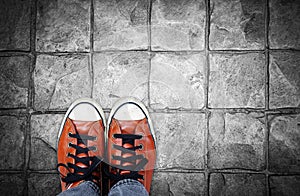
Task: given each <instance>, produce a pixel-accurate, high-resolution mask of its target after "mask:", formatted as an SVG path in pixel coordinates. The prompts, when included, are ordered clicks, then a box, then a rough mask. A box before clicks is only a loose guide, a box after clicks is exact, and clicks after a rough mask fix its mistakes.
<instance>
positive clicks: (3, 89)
mask: <svg viewBox="0 0 300 196" xmlns="http://www.w3.org/2000/svg"><path fill="white" fill-rule="evenodd" d="M30 66H31V60H30V58H29V57H28V56H11V57H0V108H19V107H26V106H27V100H28V89H29V79H30V72H29V69H30Z"/></svg>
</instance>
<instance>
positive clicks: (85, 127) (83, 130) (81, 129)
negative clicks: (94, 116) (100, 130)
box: [72, 120, 95, 135]
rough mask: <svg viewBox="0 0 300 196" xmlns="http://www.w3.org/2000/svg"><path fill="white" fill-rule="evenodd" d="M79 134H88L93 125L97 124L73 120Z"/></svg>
mask: <svg viewBox="0 0 300 196" xmlns="http://www.w3.org/2000/svg"><path fill="white" fill-rule="evenodd" d="M72 122H73V124H74V126H75V128H76V130H77V132H78V133H79V134H86V135H87V134H88V133H89V131H90V129H91V127H92V125H93V124H94V123H95V122H94V121H79V120H72Z"/></svg>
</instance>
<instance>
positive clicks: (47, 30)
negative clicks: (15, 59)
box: [36, 0, 91, 52]
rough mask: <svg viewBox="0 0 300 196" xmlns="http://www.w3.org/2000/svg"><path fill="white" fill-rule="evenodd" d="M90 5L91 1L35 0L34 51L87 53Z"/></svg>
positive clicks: (88, 46)
mask: <svg viewBox="0 0 300 196" xmlns="http://www.w3.org/2000/svg"><path fill="white" fill-rule="evenodd" d="M90 4H91V3H90V0H81V1H76V0H60V1H48V0H38V2H37V24H36V50H37V51H43V52H51V51H88V50H89V48H90V38H89V35H90Z"/></svg>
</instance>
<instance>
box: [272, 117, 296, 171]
mask: <svg viewBox="0 0 300 196" xmlns="http://www.w3.org/2000/svg"><path fill="white" fill-rule="evenodd" d="M269 126H270V134H269V135H270V136H269V140H270V141H269V164H270V170H271V171H274V172H300V161H299V157H300V143H299V141H300V115H299V114H297V115H281V116H279V115H278V116H270V117H269Z"/></svg>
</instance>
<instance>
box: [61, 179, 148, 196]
mask: <svg viewBox="0 0 300 196" xmlns="http://www.w3.org/2000/svg"><path fill="white" fill-rule="evenodd" d="M77 195H78V196H79V195H89V196H94V195H95V196H96V195H97V196H99V195H100V189H99V187H98V186H97V185H96V184H95V183H93V182H91V181H85V182H83V183H81V184H80V185H78V186H77V187H75V188H71V189H68V190H66V191H64V192H61V193H60V194H59V195H58V196H77ZM108 195H109V196H116V195H123V196H126V195H131V196H147V195H148V192H147V191H146V189H145V187H144V186H143V185H142V184H141V183H140V182H139V181H136V180H132V179H125V180H121V181H119V182H118V183H117V184H115V185H114V186H113V187H112V188H111V189H110V191H109V193H108Z"/></svg>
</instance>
